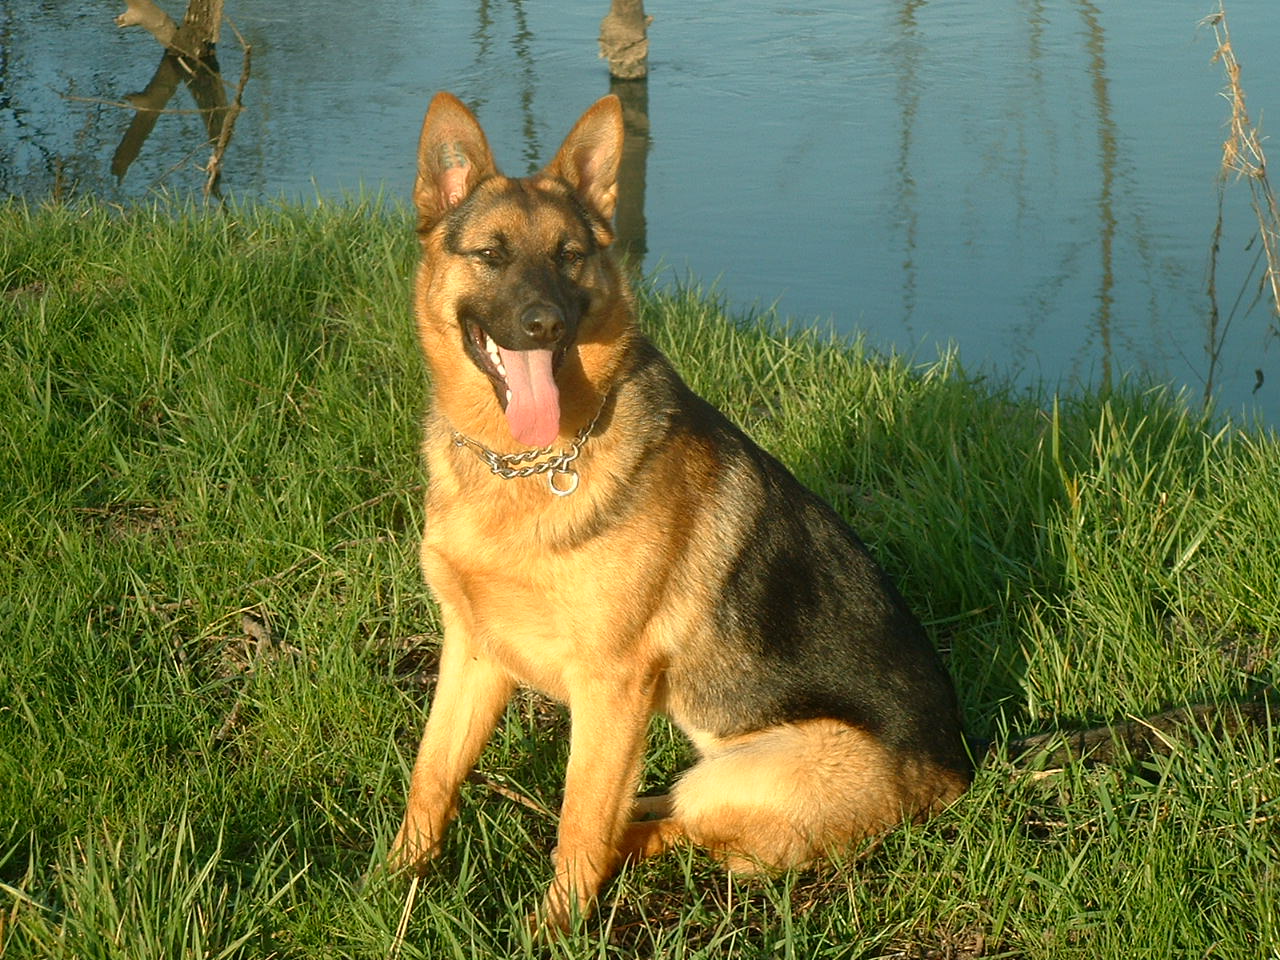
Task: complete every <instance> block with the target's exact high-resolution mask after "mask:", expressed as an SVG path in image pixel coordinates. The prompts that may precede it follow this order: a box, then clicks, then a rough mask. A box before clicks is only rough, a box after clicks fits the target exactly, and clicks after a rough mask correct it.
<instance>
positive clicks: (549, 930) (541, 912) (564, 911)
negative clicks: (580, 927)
mask: <svg viewBox="0 0 1280 960" xmlns="http://www.w3.org/2000/svg"><path fill="white" fill-rule="evenodd" d="M585 913H586V904H583V903H578V902H577V900H576V898H574V897H573V896H572V895H571V894H570V893H569V891H568V890H566V889H565V888H563V887H561V886H560V885H559V884H552V885H551V889H549V890H548V891H547V895H546V896H545V897H543V898H542V905H541V906H540V907H539V908H538V910H537V911H536V912H534V913H531V914H530V915H529V917H528V918H527V921H526V922H527V923H528V925H529V932H530V933H532V934H533V936H534V938H535V939H538V940H542V941H544V942H545V941H549V940H555V939H556V938H557V937H559V936H563V935H564V934H566V933H569V932H570V931H571V930H572V929H573V921H574V918H575V917H578V918H581V917H582V916H584V915H585Z"/></svg>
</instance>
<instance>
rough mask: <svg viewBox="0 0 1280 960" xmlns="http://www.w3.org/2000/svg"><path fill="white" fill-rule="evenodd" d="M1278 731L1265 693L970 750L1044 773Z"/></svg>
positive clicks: (1275, 701) (1274, 703) (1273, 703)
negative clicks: (1197, 738) (1196, 740)
mask: <svg viewBox="0 0 1280 960" xmlns="http://www.w3.org/2000/svg"><path fill="white" fill-rule="evenodd" d="M1277 726H1280V692H1278V691H1276V690H1275V689H1267V690H1265V691H1264V692H1263V693H1261V694H1260V695H1259V696H1257V697H1256V698H1255V699H1253V700H1248V701H1244V702H1239V703H1235V702H1232V703H1200V704H1195V705H1193V706H1187V707H1177V708H1175V709H1172V710H1166V711H1165V712H1163V713H1158V714H1155V715H1154V716H1150V717H1141V718H1129V719H1123V720H1118V721H1116V722H1115V723H1110V724H1106V725H1103V726H1100V727H1091V728H1089V729H1086V730H1053V731H1050V732H1047V733H1038V734H1035V735H1033V736H1029V737H1019V738H1016V739H1013V740H1008V741H1005V742H1004V743H1000V742H995V743H988V744H985V745H975V746H978V747H979V748H981V747H982V746H985V747H986V752H987V753H989V754H990V755H995V756H1003V757H1005V758H1006V759H1008V760H1009V761H1010V762H1012V763H1013V764H1014V766H1017V767H1036V768H1039V769H1049V768H1056V767H1063V766H1066V765H1067V764H1068V763H1071V762H1074V761H1080V762H1084V763H1103V764H1116V763H1130V762H1134V763H1136V762H1141V761H1143V760H1147V759H1150V758H1151V757H1155V756H1167V755H1169V754H1171V753H1173V752H1174V751H1175V750H1176V749H1177V748H1178V746H1179V745H1182V744H1186V743H1187V742H1188V741H1189V740H1190V739H1191V737H1193V736H1194V735H1195V733H1197V732H1198V733H1199V734H1201V735H1204V736H1209V737H1213V738H1215V739H1217V738H1224V737H1229V736H1231V735H1233V734H1237V733H1241V732H1246V731H1251V730H1261V729H1275V728H1276V727H1277ZM978 755H980V754H978Z"/></svg>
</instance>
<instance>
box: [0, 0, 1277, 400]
mask: <svg viewBox="0 0 1280 960" xmlns="http://www.w3.org/2000/svg"><path fill="white" fill-rule="evenodd" d="M167 2H168V5H169V8H170V12H171V13H172V14H174V15H175V16H180V15H181V12H182V10H181V7H182V4H181V2H179V0H167ZM606 7H607V3H606V2H605V0H592V2H583V0H573V2H559V3H556V4H550V3H535V2H533V0H524V2H519V0H507V2H496V0H480V2H475V0H472V2H454V3H446V2H440V0H436V2H431V0H380V2H379V3H376V4H351V3H338V2H336V0H312V2H311V3H308V4H306V5H303V6H302V7H300V8H295V7H293V6H290V7H289V8H288V9H287V10H286V9H285V6H284V5H281V4H272V3H266V2H263V0H226V13H227V14H228V15H229V17H231V18H232V20H233V21H234V23H235V26H236V28H237V29H238V30H239V31H240V33H241V34H243V36H244V38H245V41H246V42H247V43H249V44H250V45H251V48H252V58H251V67H252V70H251V77H250V80H249V82H248V84H247V86H246V87H245V91H244V102H245V106H246V111H245V112H244V113H243V114H242V115H241V116H240V118H239V120H238V122H237V125H236V127H235V133H234V136H233V138H232V142H231V144H230V147H229V149H228V151H227V155H226V166H225V171H224V174H223V179H222V182H221V190H222V192H223V193H224V194H228V195H236V196H241V197H249V198H275V197H280V196H283V197H286V198H290V199H302V200H304V201H306V202H314V201H316V199H317V198H328V197H333V196H336V195H339V194H341V193H343V192H344V191H348V192H350V191H359V190H362V189H363V190H365V191H366V192H368V191H382V192H383V193H385V194H386V195H388V196H390V197H393V198H406V197H407V196H408V191H409V187H410V183H411V178H412V175H413V148H414V144H415V140H416V136H417V130H418V127H419V125H420V123H421V119H422V113H423V110H424V109H425V106H426V103H427V101H428V99H429V98H430V95H431V94H432V93H433V92H434V91H435V90H436V89H439V88H447V89H450V90H452V91H453V92H455V93H457V94H458V95H459V96H461V97H462V98H463V99H464V100H466V101H467V102H468V103H469V104H471V105H472V106H473V107H474V108H476V109H477V111H478V113H479V115H480V117H481V120H482V121H483V122H484V124H485V127H486V129H487V131H488V133H489V136H490V140H491V142H492V143H493V144H494V147H495V150H496V152H497V154H498V157H499V161H500V162H501V163H502V164H503V166H504V168H505V169H506V170H507V171H508V172H511V173H524V172H527V171H528V170H530V169H533V168H534V167H535V166H536V165H538V163H539V162H540V161H542V160H545V159H546V158H547V157H548V156H549V155H550V154H551V152H553V151H554V149H555V147H556V146H557V145H558V144H559V142H560V139H561V137H562V136H563V135H564V133H565V132H567V130H568V128H569V126H570V125H571V124H572V122H573V120H574V119H575V118H576V117H577V115H578V114H579V113H580V112H581V111H582V110H583V109H584V108H585V107H586V106H587V105H588V104H589V103H590V102H591V101H592V100H594V99H595V98H596V97H597V96H600V95H601V94H603V93H605V92H608V90H609V89H610V82H609V79H608V76H607V73H606V71H605V68H604V66H603V64H602V62H600V61H599V60H597V59H596V39H595V38H596V36H597V33H598V26H599V21H600V18H601V16H603V14H604V12H605V9H606ZM20 8H21V9H20ZM298 9H304V10H305V11H306V12H305V13H298V12H296V11H297V10H298ZM1213 9H1215V8H1214V7H1213V6H1212V3H1211V0H1194V2H1192V0H1169V2H1163V3H1158V4H1143V3H1134V2H1132V0H1109V2H1102V0H1095V2H1089V0H1039V2H1035V0H947V2H940V0H935V2H923V0H897V2H889V0H862V2H858V3H849V2H847V0H841V2H839V3H836V2H833V0H828V2H826V3H807V4H803V5H800V8H799V9H793V8H792V6H790V5H785V4H782V3H780V2H776V0H735V2H733V3H728V2H722V3H705V4H674V3H673V4H658V3H656V2H655V0H650V3H649V10H648V12H649V13H650V14H652V15H653V17H654V24H653V26H652V28H651V31H650V42H651V73H650V78H649V80H648V81H647V83H640V84H637V83H632V84H624V85H622V86H621V87H620V88H619V90H620V92H622V93H623V94H624V95H625V96H626V97H627V99H628V102H629V103H630V104H631V105H632V109H633V111H635V112H638V115H639V116H640V117H641V119H642V121H643V124H647V129H648V139H647V140H639V139H638V140H637V141H636V144H637V146H639V147H640V149H639V151H638V152H637V154H636V155H635V157H634V168H633V171H632V173H631V175H630V176H629V178H628V182H627V184H626V185H625V186H624V190H626V191H628V192H629V193H630V195H631V197H632V198H633V199H642V200H643V203H642V205H641V208H640V209H639V210H636V209H629V210H627V211H626V213H625V217H626V223H625V224H623V225H622V226H623V227H624V232H625V234H626V236H627V239H628V242H629V244H630V245H631V247H632V248H633V249H636V250H639V251H641V252H642V254H643V256H644V259H645V265H646V267H647V268H648V269H650V270H653V271H658V272H659V274H660V275H661V276H663V277H665V278H668V279H673V278H674V279H683V278H687V277H690V276H692V277H696V278H698V279H699V280H701V281H703V282H705V283H713V282H714V283H716V284H717V285H718V288H719V289H720V290H721V291H722V292H723V293H724V294H725V295H726V296H727V297H728V298H729V299H730V301H731V302H732V303H733V304H735V305H737V306H740V307H749V306H751V305H758V306H761V307H768V306H770V305H776V306H777V308H778V310H779V312H780V313H782V314H783V315H786V316H792V317H795V318H797V319H799V320H800V321H803V322H818V323H823V324H831V325H834V326H835V328H837V329H839V330H841V331H844V332H854V331H862V332H865V333H866V334H867V336H868V337H869V339H870V341H871V342H872V344H874V345H876V346H878V347H881V348H883V349H897V350H900V351H903V352H908V353H914V354H915V355H916V356H918V357H919V358H920V359H922V360H925V359H929V358H931V357H933V356H936V353H937V348H938V346H939V345H945V344H955V345H956V346H957V347H958V348H959V351H960V355H961V358H962V361H963V362H964V364H965V365H966V366H967V367H968V368H970V369H971V370H975V371H978V370H990V371H992V372H995V373H997V374H1000V375H1011V376H1014V377H1015V378H1017V379H1018V380H1019V381H1020V382H1024V383H1032V382H1045V383H1048V384H1049V385H1050V386H1055V385H1058V384H1062V385H1064V386H1068V387H1069V386H1070V385H1071V384H1073V383H1090V384H1095V385H1096V384H1102V383H1106V382H1108V381H1114V380H1115V379H1117V378H1119V377H1121V376H1123V375H1125V374H1126V373H1129V372H1137V373H1141V374H1143V375H1146V376H1150V377H1153V378H1156V379H1158V380H1161V381H1166V382H1170V383H1173V384H1175V385H1179V386H1181V387H1184V388H1185V389H1186V390H1187V391H1188V392H1189V394H1190V395H1191V396H1193V397H1199V396H1200V395H1201V394H1202V393H1203V392H1204V389H1205V383H1206V380H1207V379H1208V378H1209V377H1210V372H1211V368H1210V363H1209V360H1208V354H1207V347H1208V345H1209V329H1208V318H1209V316H1210V314H1211V301H1210V297H1209V296H1208V294H1207V292H1206V276H1207V268H1208V266H1209V262H1210V245H1211V240H1212V236H1213V232H1214V227H1215V223H1216V222H1217V218H1218V190H1217V175H1218V168H1219V164H1220V160H1221V144H1222V141H1223V139H1224V137H1225V134H1226V130H1225V122H1226V119H1227V115H1228V106H1227V103H1226V101H1225V100H1223V99H1222V98H1221V97H1220V96H1219V94H1220V91H1221V89H1222V87H1223V85H1224V74H1223V70H1222V67H1221V65H1219V64H1216V63H1213V62H1211V58H1212V56H1213V53H1214V50H1215V41H1214V37H1213V34H1212V32H1211V31H1209V30H1207V29H1197V23H1198V21H1199V20H1200V19H1201V18H1202V17H1204V16H1205V15H1207V14H1209V13H1210V12H1212V10H1213ZM24 10H25V11H26V12H23V11H24ZM117 12H118V8H116V7H112V6H110V5H107V6H104V7H101V8H98V7H92V6H90V5H85V4H76V3H72V2H70V0H25V2H22V3H14V4H6V5H5V7H4V8H3V10H0V190H3V191H4V192H6V193H17V194H26V195H29V196H34V197H40V196H45V195H47V194H48V193H49V192H50V190H53V189H61V190H64V191H65V190H69V189H74V190H75V191H78V192H80V193H93V194H96V195H99V196H101V197H103V198H105V199H108V200H112V201H121V202H123V201H127V200H131V199H134V198H138V197H142V196H146V195H147V194H148V193H149V192H152V191H154V190H157V189H166V190H171V191H179V192H181V191H186V190H193V189H199V187H200V185H201V184H202V183H203V181H204V175H203V174H202V173H201V172H200V170H199V169H198V165H199V164H202V163H203V162H204V161H205V160H206V159H207V156H208V153H209V150H208V147H207V146H206V145H205V144H204V138H205V127H204V125H203V123H202V122H201V119H200V118H199V116H198V115H196V114H192V113H183V114H175V115H165V116H161V117H159V118H158V120H157V122H156V124H155V128H154V129H153V130H152V131H151V133H150V135H149V136H148V137H147V139H146V140H145V142H144V143H142V144H141V146H140V149H139V152H138V155H137V158H136V159H134V160H133V161H132V163H131V165H130V166H129V167H128V169H127V172H125V174H124V176H123V179H122V180H120V181H119V182H117V179H116V178H115V177H114V176H113V174H112V157H113V154H114V153H116V151H117V147H118V144H119V143H120V141H121V139H122V138H123V137H124V135H125V132H126V130H127V129H128V128H129V125H130V122H131V119H132V116H133V114H132V111H128V110H124V109H121V108H120V107H118V106H115V105H113V103H114V102H118V101H120V100H122V99H123V98H124V97H125V95H126V94H128V93H130V92H131V91H137V90H141V89H142V88H143V87H145V86H146V85H147V83H148V81H149V80H151V78H152V73H153V71H155V69H156V64H157V62H158V61H159V59H160V56H159V47H158V46H157V45H156V44H155V42H154V41H153V40H152V39H151V38H150V37H149V36H148V35H147V34H145V33H143V32H141V31H140V30H137V29H134V30H118V29H117V28H116V27H115V26H114V24H113V23H112V22H111V18H112V17H113V16H114V15H115V14H116V13H117ZM1227 12H1228V15H1229V17H1230V24H1231V29H1232V35H1233V40H1234V46H1235V51H1236V56H1237V57H1238V59H1239V60H1240V62H1241V63H1242V64H1243V67H1244V74H1243V82H1244V87H1245V89H1246V91H1247V94H1248V98H1249V100H1248V104H1249V107H1250V111H1251V114H1252V117H1253V120H1254V121H1255V122H1257V121H1258V120H1260V119H1264V118H1265V116H1266V115H1267V113H1268V111H1270V112H1275V111H1277V110H1280V60H1278V59H1277V58H1276V57H1275V56H1274V51H1275V50H1276V49H1280V17H1277V16H1276V9H1275V4H1274V0H1228V11H1227ZM219 60H220V64H221V67H222V72H223V77H224V79H225V80H226V81H227V82H228V83H229V84H231V85H232V86H234V84H235V82H236V81H237V79H238V78H239V76H240V72H241V67H242V60H243V57H242V55H241V52H240V48H239V44H238V42H237V40H236V37H235V34H234V33H233V32H232V31H231V30H229V29H227V28H224V31H223V36H222V42H221V44H220V47H219ZM73 98H79V99H73ZM103 101H111V102H113V103H107V102H103ZM169 105H170V106H171V107H174V106H177V107H180V108H182V109H184V110H190V109H192V108H193V106H194V103H193V101H192V97H191V95H190V93H189V92H188V91H187V90H186V89H185V88H183V87H181V86H179V87H178V88H177V91H176V93H175V94H174V96H173V97H172V99H171V100H170V101H169ZM635 112H633V117H634V116H636V115H637V113H635ZM643 124H642V125H643ZM1264 131H1265V125H1264ZM1274 152H1275V154H1276V156H1278V157H1280V147H1276V148H1275V150H1274ZM1225 197H1226V203H1225V207H1224V221H1223V228H1224V229H1223V239H1222V244H1221V250H1220V253H1219V255H1218V258H1217V263H1216V266H1217V273H1216V278H1215V282H1216V289H1217V300H1218V304H1219V309H1220V312H1221V315H1222V318H1223V322H1224V323H1225V322H1226V321H1227V320H1228V319H1229V320H1230V324H1229V327H1227V330H1226V334H1225V337H1222V336H1219V338H1218V339H1220V340H1221V341H1222V352H1221V356H1220V357H1219V359H1218V362H1217V363H1216V364H1215V365H1214V366H1213V368H1212V380H1213V386H1214V396H1215V398H1216V400H1217V402H1218V405H1219V408H1220V409H1224V410H1228V411H1231V412H1234V413H1239V412H1241V411H1248V412H1250V413H1257V414H1260V415H1262V416H1263V417H1265V418H1266V419H1267V420H1268V421H1269V422H1272V423H1274V422H1276V420H1277V418H1278V417H1280V399H1278V398H1280V368H1277V364H1276V352H1277V349H1278V348H1277V346H1276V344H1275V342H1274V337H1273V336H1272V335H1271V334H1270V333H1269V330H1273V329H1274V321H1273V319H1272V314H1271V312H1270V311H1269V309H1268V306H1267V304H1266V302H1265V301H1263V302H1261V303H1258V302H1256V292H1257V289H1258V285H1259V283H1260V280H1261V273H1260V270H1261V267H1260V266H1259V264H1258V244H1257V242H1256V240H1255V235H1256V232H1257V224H1256V219H1255V218H1254V215H1253V212H1252V210H1251V209H1250V205H1249V194H1248V190H1247V186H1246V185H1245V184H1243V183H1238V184H1235V185H1232V186H1230V187H1229V188H1228V189H1227V192H1226V194H1225ZM1233 305H1235V306H1233ZM1221 332H1222V327H1221V326H1220V327H1219V334H1220V335H1221ZM1259 384H1260V385H1259Z"/></svg>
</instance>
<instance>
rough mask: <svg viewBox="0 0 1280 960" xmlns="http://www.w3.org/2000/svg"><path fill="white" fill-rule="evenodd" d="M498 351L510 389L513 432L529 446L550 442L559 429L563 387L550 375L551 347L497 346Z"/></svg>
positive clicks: (509, 422)
mask: <svg viewBox="0 0 1280 960" xmlns="http://www.w3.org/2000/svg"><path fill="white" fill-rule="evenodd" d="M498 354H499V355H500V356H501V357H502V366H503V368H504V369H505V370H506V371H507V387H508V389H510V391H511V399H510V400H508V401H507V426H509V427H510V428H511V435H512V436H513V437H515V438H516V440H518V441H519V442H520V443H523V444H527V445H528V446H530V447H546V446H550V445H551V444H552V443H554V442H555V439H556V437H557V436H558V435H559V433H560V390H559V388H558V387H556V381H555V379H554V378H553V377H552V375H551V351H550V350H508V349H506V348H505V347H498Z"/></svg>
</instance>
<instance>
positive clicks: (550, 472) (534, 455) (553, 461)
mask: <svg viewBox="0 0 1280 960" xmlns="http://www.w3.org/2000/svg"><path fill="white" fill-rule="evenodd" d="M602 409H603V408H602ZM599 419H600V413H599V412H597V413H596V415H595V416H594V417H592V418H591V422H590V423H588V424H587V425H586V426H585V427H583V428H582V429H581V430H579V431H578V435H577V436H576V437H574V438H573V443H572V444H570V446H569V449H568V450H561V451H560V452H559V453H558V454H556V455H555V456H551V447H549V446H548V447H543V448H542V449H541V450H522V451H520V452H519V453H497V452H496V451H494V450H490V449H489V448H488V447H486V446H485V445H484V444H483V443H480V442H479V441H477V440H472V439H471V438H470V437H467V436H463V435H462V434H461V433H459V432H458V431H457V430H454V431H452V433H453V445H454V446H455V447H470V448H471V449H472V450H473V451H475V454H476V456H478V457H479V458H480V459H481V460H483V461H484V462H485V464H486V465H487V466H488V467H489V472H490V473H492V474H493V475H494V476H497V477H501V478H502V479H503V480H515V479H517V478H520V477H536V476H538V475H539V474H543V473H545V474H546V475H547V486H548V487H550V488H551V492H552V493H554V494H555V495H556V496H558V497H567V496H568V495H569V494H571V493H573V491H574V490H577V489H578V471H576V470H573V469H570V466H569V465H570V464H572V463H573V461H575V460H577V459H578V454H580V453H581V452H582V445H583V444H584V443H586V442H587V438H588V437H589V436H591V431H592V430H594V429H595V425H596V421H597V420H599ZM542 457H550V459H549V460H542V459H541V458H542ZM535 460H537V461H539V462H537V463H533V462H532V461H535ZM525 464H528V466H525ZM556 474H563V475H565V477H566V478H567V481H568V486H565V487H557V486H556V479H555V478H556Z"/></svg>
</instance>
